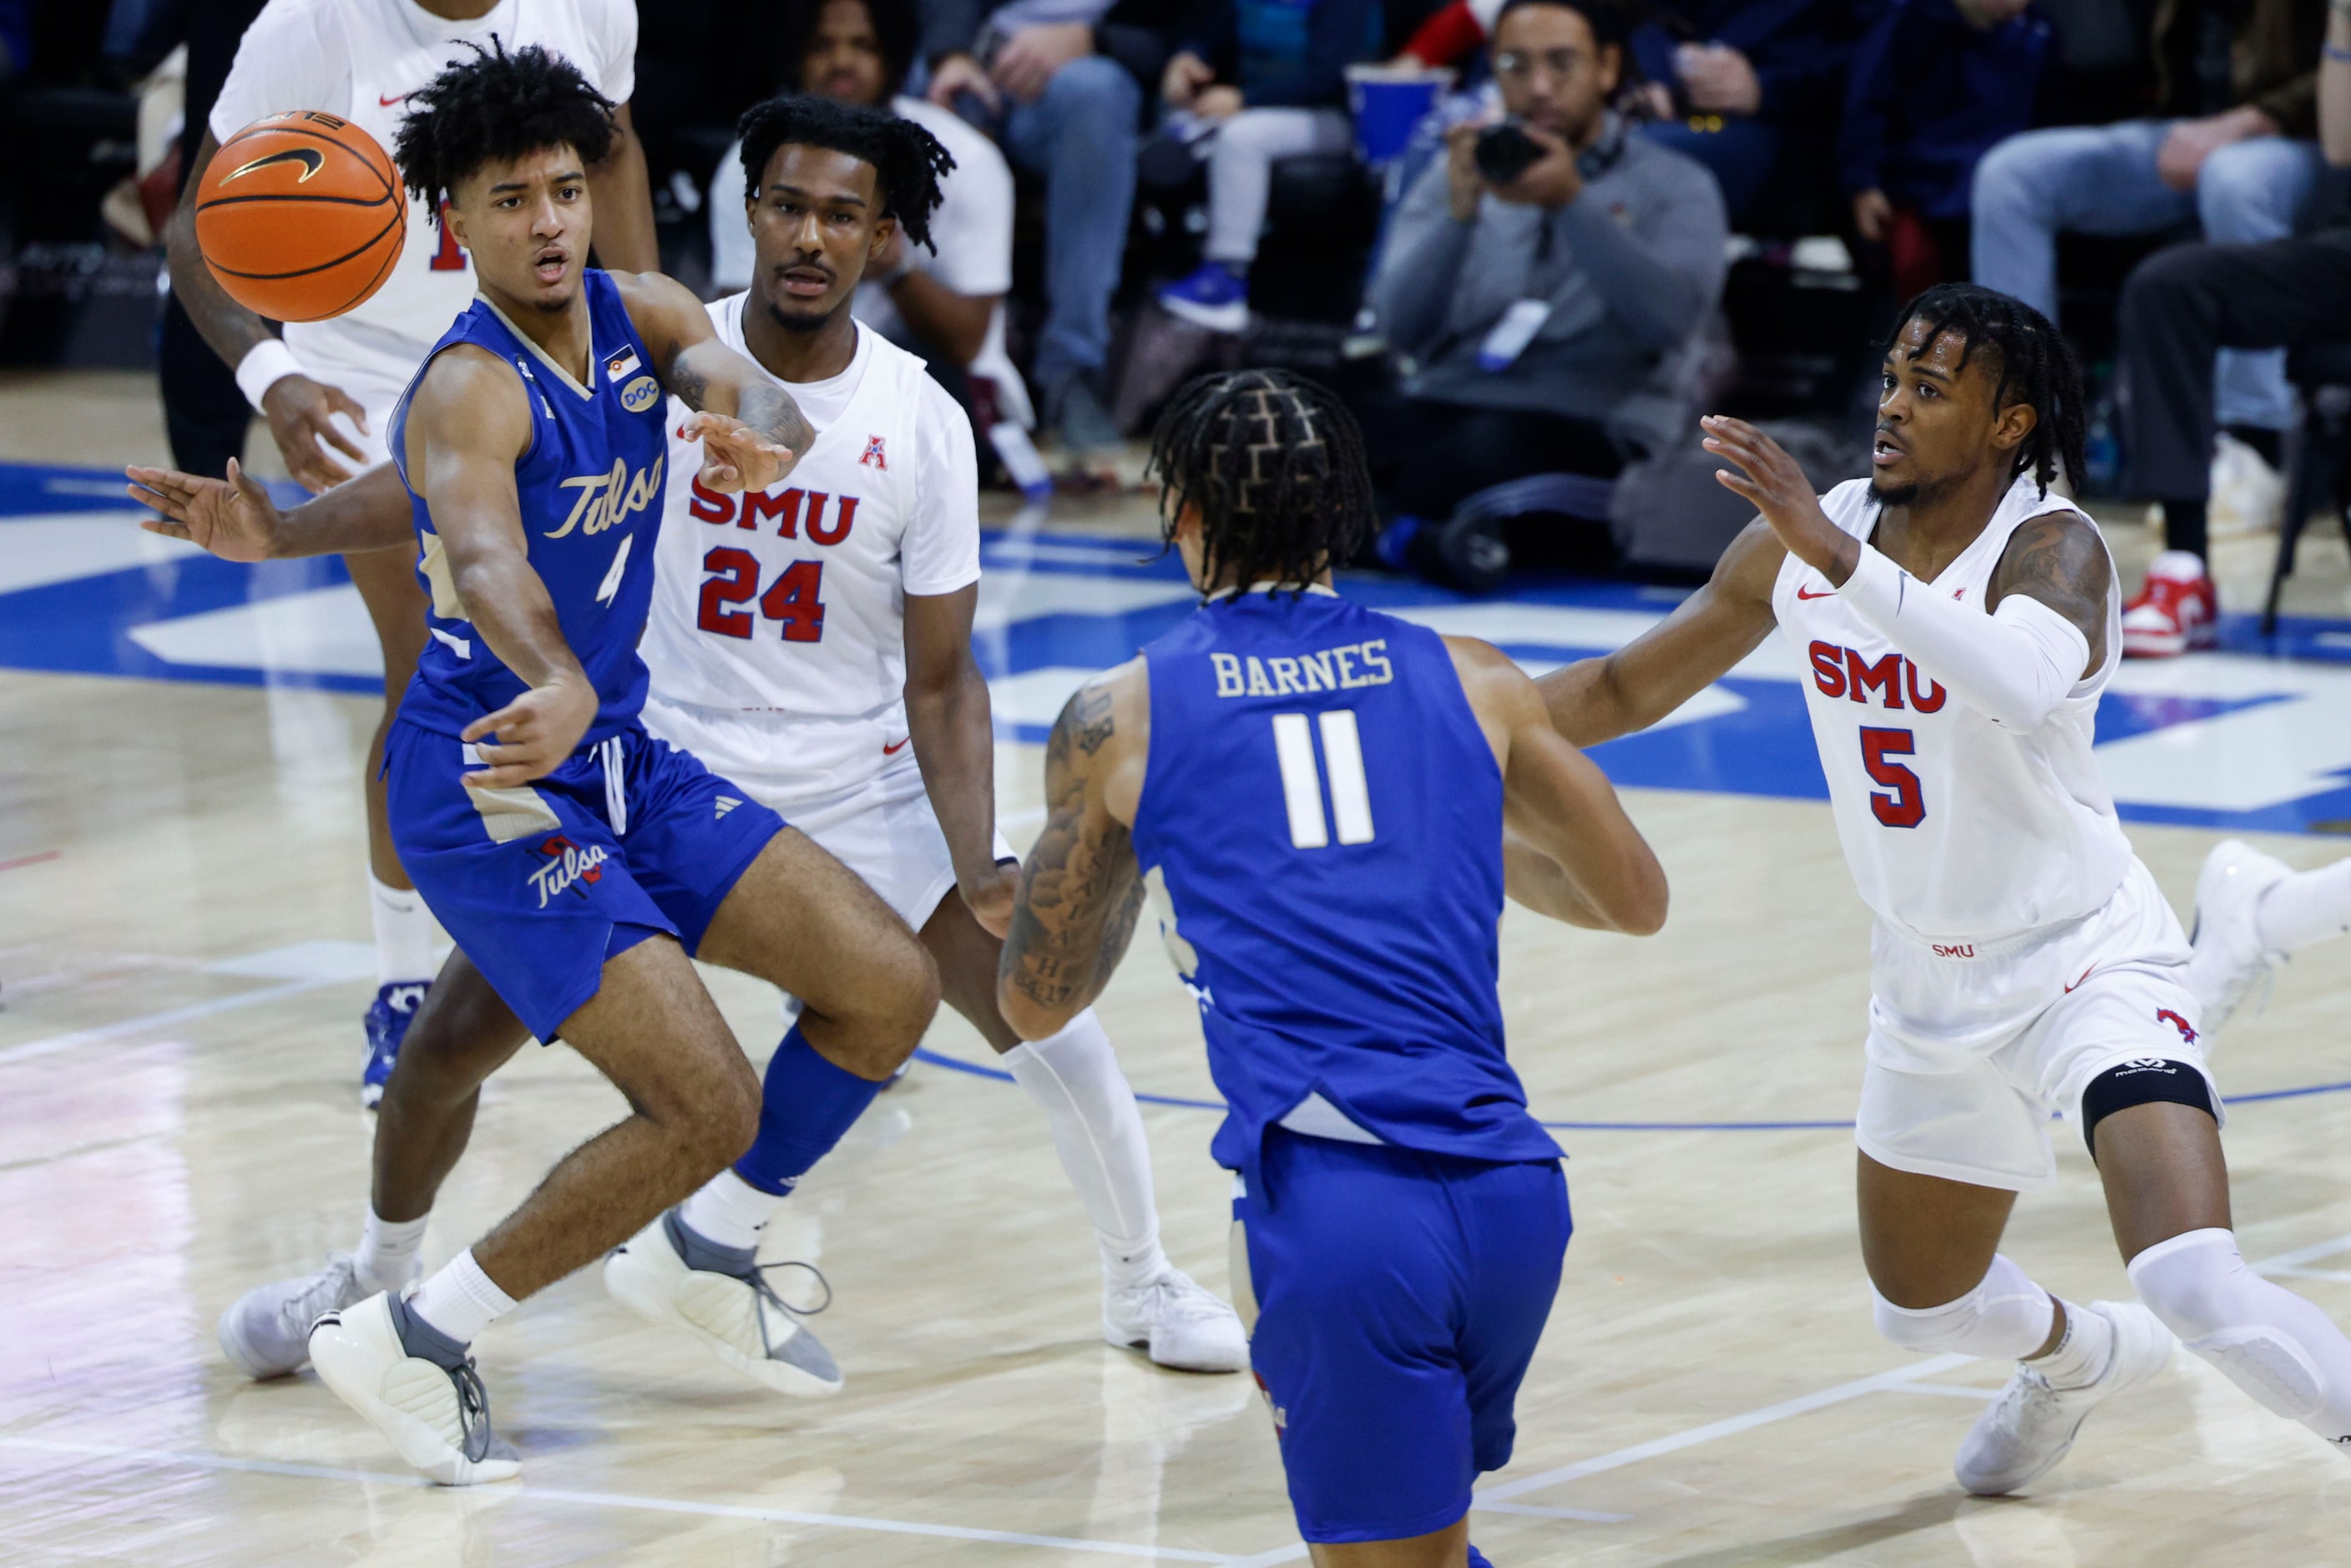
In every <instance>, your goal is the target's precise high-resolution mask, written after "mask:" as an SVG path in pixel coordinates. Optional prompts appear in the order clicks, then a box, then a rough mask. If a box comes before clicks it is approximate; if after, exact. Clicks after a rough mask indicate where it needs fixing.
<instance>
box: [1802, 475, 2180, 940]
mask: <svg viewBox="0 0 2351 1568" xmlns="http://www.w3.org/2000/svg"><path fill="white" fill-rule="evenodd" d="M1821 507H1822V509H1823V511H1825V512H1826V513H1827V514H1828V516H1829V519H1830V520H1831V521H1832V522H1834V523H1835V524H1836V525H1837V527H1839V528H1843V529H1844V531H1845V532H1846V533H1848V534H1851V535H1853V536H1854V537H1855V538H1858V539H1860V540H1862V541H1863V542H1865V543H1866V542H1868V539H1869V536H1870V533H1871V531H1872V529H1874V528H1876V522H1877V507H1876V503H1875V502H1874V501H1873V500H1872V499H1871V498H1870V495H1869V482H1868V481H1867V480H1866V479H1854V480H1849V481H1847V482H1846V483H1844V484H1843V485H1839V486H1837V487H1836V488H1834V490H1831V491H1830V492H1829V493H1828V494H1827V495H1825V496H1823V497H1821ZM2077 509H2078V508H2076V507H2074V505H2073V503H2072V502H2070V501H2067V500H2065V499H2064V498H2063V497H2058V496H2054V495H2052V496H2048V497H2043V496H2041V495H2039V494H2038V493H2037V486H2035V485H2034V483H2033V481H2032V478H2031V477H2030V476H2024V477H2021V478H2019V479H2018V480H2017V481H2016V483H2015V484H2014V485H2013V486H2011V487H2010V489H2009V492H2008V495H2007V496H2006V497H2004V498H2003V499H2002V500H2001V504H2000V507H1999V508H1998V509H1997V510H1996V511H1994V512H1993V513H1992V517H1991V522H1990V523H1988V524H1987V525H1985V528H1984V530H1983V532H1982V533H1981V534H1980V535H1979V536H1977V538H1976V540H1975V542H1974V543H1972V544H1970V545H1969V546H1968V548H1967V549H1965V550H1963V551H1961V552H1960V554H1959V559H1956V560H1954V561H1953V562H1951V564H1950V565H1949V566H1948V567H1946V568H1945V569H1944V570H1943V572H1942V574H1941V575H1940V576H1938V577H1937V578H1936V579H1935V580H1934V581H1933V582H1932V583H1930V584H1927V585H1926V586H1927V588H1928V590H1929V591H1933V592H1937V593H1944V594H1949V596H1950V597H1951V598H1953V599H1957V600H1959V601H1962V602H1963V603H1970V604H1974V605H1977V606H1981V605H1982V604H1983V602H1984V591H1985V589H1986V588H1987V587H1988V586H1989V584H1990V583H1991V578H1992V572H1993V570H1994V569H1996V568H1997V567H1998V566H1999V564H2000V559H2001V553H2002V552H2003V551H2005V550H2006V549H2008V541H2009V538H2010V536H2011V535H2012V534H2014V533H2015V531H2016V530H2017V528H2019V527H2021V526H2022V525H2023V524H2024V523H2025V522H2027V521H2029V520H2030V519H2032V518H2033V517H2041V516H2043V515H2045V514H2047V513H2050V512H2060V511H2074V510H2077ZM1771 607H1772V610H1773V612H1774V613H1775V614H1776V615H1777V616H1778V618H1779V622H1780V630H1781V632H1782V633H1783V634H1785V636H1786V637H1787V639H1788V641H1789V643H1791V644H1792V646H1793V647H1794V649H1795V651H1796V653H1797V656H1798V659H1799V660H1800V662H1801V664H1802V668H1803V671H1804V674H1805V682H1804V703H1805V706H1806V707H1807V708H1808V709H1809V710H1810V712H1811V715H1812V721H1813V739H1814V740H1815V741H1816V742H1817V743H1818V744H1819V746H1820V753H1821V767H1822V769H1823V771H1824V772H1825V773H1826V774H1827V775H1828V783H1829V802H1830V805H1831V807H1832V808H1833V810H1834V813H1835V816H1836V825H1837V837H1838V838H1839V840H1840V841H1842V842H1843V844H1844V856H1845V862H1846V863H1847V864H1848V865H1850V866H1851V867H1852V868H1853V877H1854V881H1855V883H1856V884H1857V885H1858V887H1859V888H1860V891H1861V896H1862V899H1863V901H1864V902H1865V903H1866V904H1868V905H1869V907H1870V908H1871V909H1872V910H1874V911H1876V914H1877V916H1878V918H1879V919H1880V921H1882V922H1884V923H1885V924H1886V925H1890V926H1892V927H1893V928H1895V929H1896V930H1897V931H1900V932H1902V933H1904V934H1906V935H1907V936H1910V937H1911V938H1913V939H1914V940H1916V941H1918V942H1922V943H1929V944H1932V943H1935V942H1938V941H1945V942H1949V941H1959V942H1973V941H1978V940H1987V939H1992V938H1998V937H2002V936H2014V935H2017V934H2019V933H2022V932H2027V931H2032V930H2036V929H2039V928H2042V927H2045V926H2049V925H2056V924H2058V923H2060V922H2064V921H2068V920H2072V919H2074V918H2077V917H2078V916H2081V915H2087V914H2089V913H2091V912H2092V911H2095V910H2096V909H2098V908H2100V907H2101V906H2103V905H2104V904H2105V903H2106V902H2107V900H2108V899H2110V898H2111V897H2113V895H2114V893H2115V890H2116V888H2117V887H2118V886H2120V885H2121V883H2122V881H2123V878H2124V877H2125V875H2126V874H2127V873H2128V872H2129V870H2130V867H2131V865H2132V862H2133V859H2134V857H2133V855H2132V852H2131V847H2130V841H2128V840H2127V839H2126V838H2125V837H2124V834H2123V830H2122V823H2121V821H2120V820H2119V819H2118V818H2117V817H2116V814H2115V804H2114V798H2113V796H2112V795H2110V794H2109V793H2108V792H2107V790H2106V787H2105V781H2104V779H2101V778H2100V776H2099V773H2098V765H2097V761H2096V758H2095V757H2094V756H2093V755H2092V752H2091V745H2092V739H2093V733H2094V730H2095V725H2096V720H2097V709H2098V696H2099V694H2100V693H2101V692H2103V691H2104V690H2105V685H2106V682H2107V680H2108V678H2109V677H2110V676H2112V675H2113V674H2114V670H2115V665H2116V663H2117V662H2118V661H2119V660H2120V659H2121V657H2122V622H2121V613H2122V612H2121V592H2120V590H2119V589H2118V588H2116V589H2109V590H2108V593H2107V604H2106V649H2105V663H2104V664H2101V665H2100V666H2099V667H2098V669H2097V670H2096V671H2095V673H2094V674H2091V675H2090V676H2089V677H2088V678H2086V679H2085V680H2083V681H2082V682H2081V683H2079V684H2078V685H2075V686H2074V689H2073V691H2072V692H2071V693H2070V694H2069V695H2067V697H2066V699H2065V700H2064V703H2062V704H2061V705H2059V706H2058V708H2057V711H2056V712H2055V713H2053V714H2052V715H2051V716H2049V718H2048V719H2047V720H2046V721H2045V722H2043V724H2042V725H2041V726H2040V727H2038V728H2036V729H2032V730H2030V731H2023V732H2020V731H2017V730H2013V729H2009V728H2006V727H2002V726H2001V725H1998V724H1995V723H1993V722H1992V720H1991V719H1990V718H1988V717H1986V716H1984V715H1982V714H1980V713H1978V712H1976V711H1974V710H1973V709H1971V708H1970V707H1969V706H1967V705H1966V704H1965V703H1963V702H1961V701H1960V700H1959V698H1958V697H1957V696H1955V695H1952V694H1951V693H1950V692H1949V690H1948V689H1947V688H1946V687H1944V686H1943V685H1939V684H1938V682H1937V681H1936V680H1935V678H1934V672H1933V671H1931V670H1922V669H1920V668H1919V667H1918V666H1917V665H1916V664H1913V663H1911V662H1910V661H1909V660H1908V659H1907V658H1905V657H1904V656H1903V655H1902V654H1901V653H1897V652H1896V650H1895V648H1894V645H1893V644H1892V643H1889V642H1888V641H1887V640H1886V638H1885V636H1884V635H1883V634H1881V633H1880V632H1878V631H1877V630H1876V628H1874V627H1872V626H1871V625H1870V624H1869V623H1868V622H1866V621H1864V620H1863V619H1862V618H1861V617H1860V616H1859V615H1858V614H1856V613H1855V612H1854V610H1853V608H1852V607H1851V606H1850V605H1849V604H1848V603H1847V602H1846V601H1845V600H1844V598H1843V597H1842V596H1841V595H1839V594H1837V593H1836V592H1834V591H1833V590H1832V589H1831V588H1830V586H1829V583H1828V580H1826V579H1825V578H1823V576H1822V575H1821V574H1820V573H1819V572H1817V571H1815V570H1813V569H1812V568H1811V567H1809V566H1807V565H1805V564H1804V563H1803V562H1802V561H1801V560H1799V559H1796V558H1795V557H1794V556H1792V555H1791V556H1790V557H1789V558H1788V559H1787V561H1786V562H1785V564H1783V565H1782V567H1781V569H1780V577H1779V581H1778V582H1777V583H1776V584H1775V585H1774V587H1773V590H1772V594H1771Z"/></svg>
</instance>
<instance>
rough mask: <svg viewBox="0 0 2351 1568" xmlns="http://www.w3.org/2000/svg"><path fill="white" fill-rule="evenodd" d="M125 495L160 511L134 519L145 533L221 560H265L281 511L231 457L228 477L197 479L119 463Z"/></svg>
mask: <svg viewBox="0 0 2351 1568" xmlns="http://www.w3.org/2000/svg"><path fill="white" fill-rule="evenodd" d="M122 472H123V474H124V476H126V477H128V478H129V479H130V480H131V499H132V500H134V501H137V502H140V503H141V504H142V505H144V506H148V507H153V508H154V509H155V510H156V511H158V512H160V513H162V516H161V517H149V518H146V519H144V520H143V521H141V523H140V525H139V526H140V527H141V528H145V529H146V530H147V531H148V532H149V533H151V534H162V536H163V537H164V538H173V539H185V540H187V541H188V542H189V543H190V544H193V545H194V546H195V547H196V548H197V549H202V550H205V551H207V552H209V553H211V554H213V555H216V556H218V557H220V559H223V560H238V561H256V560H267V559H269V558H270V556H271V555H272V554H273V553H274V546H275V545H276V543H277V528H278V525H279V524H280V523H282V522H283V521H284V520H285V514H283V513H281V512H280V511H278V509H277V505H276V504H275V503H274V502H272V501H271V500H270V498H269V492H267V491H266V490H264V489H263V488H262V487H261V486H259V485H257V484H256V483H255V482H254V480H253V476H251V475H249V474H247V473H246V471H245V470H244V468H243V467H241V466H240V465H238V463H237V461H236V459H235V458H234V457H232V458H230V459H229V460H228V478H227V479H226V480H225V481H223V480H219V479H200V478H198V477H197V476H194V475H193V474H183V473H181V472H179V471H178V470H177V469H172V468H125V469H124V470H123V471H122Z"/></svg>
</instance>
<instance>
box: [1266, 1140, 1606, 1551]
mask: <svg viewBox="0 0 2351 1568" xmlns="http://www.w3.org/2000/svg"><path fill="white" fill-rule="evenodd" d="M1261 1170H1262V1176H1263V1181H1264V1183H1265V1185H1266V1186H1267V1187H1268V1188H1269V1189H1270V1191H1271V1192H1272V1193H1273V1194H1274V1195H1275V1197H1276V1200H1277V1201H1276V1203H1275V1205H1274V1207H1271V1208H1270V1209H1269V1208H1267V1207H1265V1206H1264V1205H1263V1204H1262V1203H1261V1202H1259V1199H1258V1197H1257V1195H1255V1194H1253V1193H1249V1192H1243V1193H1240V1194H1238V1196H1236V1197H1235V1198H1234V1200H1233V1218H1234V1219H1235V1220H1236V1221H1238V1223H1239V1225H1240V1227H1241V1233H1242V1239H1243V1240H1244V1241H1245V1243H1246V1245H1247V1250H1248V1260H1249V1284H1250V1286H1251V1287H1252V1289H1253V1291H1254V1292H1255V1294H1256V1297H1257V1309H1258V1318H1257V1326H1256V1328H1255V1330H1254V1331H1253V1332H1252V1333H1251V1335H1250V1339H1249V1360H1250V1363H1251V1364H1252V1366H1253V1367H1254V1368H1255V1370H1256V1373H1257V1378H1258V1382H1259V1385H1260V1386H1262V1387H1263V1389H1264V1390H1265V1396H1266V1398H1267V1400H1268V1401H1269V1402H1270V1404H1271V1405H1272V1406H1273V1422H1274V1429H1275V1431H1276V1432H1277V1433H1278V1434H1279V1435H1280V1445H1281V1460H1282V1467H1283V1469H1284V1470H1285V1471H1286V1472H1287V1473H1288V1476H1289V1479H1290V1506H1291V1507H1292V1508H1293V1509H1294V1510H1295V1511H1297V1515H1298V1529H1299V1533H1300V1534H1301V1535H1303V1536H1304V1537H1305V1538H1306V1539H1307V1540H1309V1541H1320V1542H1357V1541H1397V1540H1405V1539H1409V1538H1410V1537H1413V1536H1416V1535H1426V1534H1428V1533H1429V1532H1431V1531H1438V1530H1443V1529H1445V1528H1446V1527H1447V1525H1450V1524H1451V1523H1452V1522H1453V1521H1455V1520H1458V1519H1459V1518H1460V1517H1461V1516H1462V1515H1463V1514H1464V1513H1466V1512H1467V1511H1468V1508H1469V1487H1470V1483H1471V1482H1472V1481H1474V1480H1475V1479H1477V1478H1478V1476H1479V1474H1480V1473H1481V1472H1484V1471H1487V1470H1494V1469H1500V1468H1501V1467H1502V1466H1503V1465H1505V1464H1508V1463H1509V1462H1510V1445H1511V1442H1512V1440H1513V1439H1514V1438H1515V1437H1517V1434H1518V1426H1517V1422H1516V1420H1515V1418H1514V1416H1513V1415H1512V1405H1513V1402H1514V1401H1515V1400H1516V1399H1517V1397H1518V1392H1519V1384H1520V1380H1521V1379H1523V1378H1524V1377H1525V1376H1526V1372H1527V1363H1528V1362H1529V1360H1530V1359H1531V1358H1532V1356H1533V1355H1534V1352H1535V1342H1536V1341H1538V1340H1540V1339H1541V1337H1542V1329H1543V1322H1544V1320H1545V1319H1547V1318H1548V1317H1549V1316H1550V1315H1551V1303H1552V1297H1553V1296H1555V1295H1556V1294H1557V1293H1558V1291H1559V1275H1560V1265H1561V1263H1562V1261H1563V1260H1564V1258H1565V1256H1566V1252H1567V1239H1568V1235H1569V1232H1570V1231H1571V1229H1572V1228H1573V1226H1572V1222H1571V1221H1570V1218H1569V1216H1568V1207H1567V1178H1566V1176H1565V1175H1564V1174H1562V1171H1561V1170H1560V1167H1559V1163H1558V1162H1557V1161H1555V1160H1550V1161H1542V1162H1539V1163H1529V1164H1509V1165H1499V1164H1495V1163H1493V1162H1491V1161H1488V1160H1473V1159H1463V1158H1460V1157H1458V1156H1457V1155H1433V1154H1425V1153H1422V1152H1420V1151H1417V1150H1413V1149H1404V1148H1397V1147H1395V1146H1393V1145H1367V1144H1343V1143H1336V1142H1332V1141H1331V1140H1329V1139H1325V1138H1312V1137H1305V1136H1301V1135H1300V1134H1295V1133H1290V1132H1288V1131H1286V1130H1284V1129H1282V1128H1280V1127H1273V1128H1270V1129H1269V1130H1268V1131H1267V1134H1266V1141H1265V1147H1264V1154H1263V1159H1262V1164H1261Z"/></svg>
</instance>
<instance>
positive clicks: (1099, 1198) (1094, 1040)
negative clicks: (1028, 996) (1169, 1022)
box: [1001, 1008, 1167, 1287]
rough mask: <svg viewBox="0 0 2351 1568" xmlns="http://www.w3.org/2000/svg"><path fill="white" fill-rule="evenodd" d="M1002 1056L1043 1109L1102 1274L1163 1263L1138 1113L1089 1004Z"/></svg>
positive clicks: (1131, 1278)
mask: <svg viewBox="0 0 2351 1568" xmlns="http://www.w3.org/2000/svg"><path fill="white" fill-rule="evenodd" d="M1001 1060H1002V1061H1003V1063H1004V1067H1005V1070H1006V1071H1008V1072H1010V1073H1011V1074H1012V1078H1013V1081H1014V1082H1017V1083H1019V1085H1020V1087H1021V1090H1022V1091H1023V1092H1025V1093H1027V1094H1028V1096H1029V1099H1031V1100H1033V1101H1035V1102H1036V1103H1037V1106H1038V1108H1039V1109H1040V1110H1041V1111H1043V1112H1044V1113H1045V1121H1046V1124H1047V1125H1048V1126H1050V1128H1051V1129H1052V1133H1053V1147H1054V1149H1055V1150H1056V1151H1058V1152H1059V1153H1060V1155H1061V1168H1062V1169H1063V1170H1065V1171H1067V1172H1068V1173H1069V1176H1070V1185H1071V1186H1074V1187H1076V1188H1077V1189H1078V1197H1079V1199H1080V1201H1081V1202H1082V1203H1084V1205H1085V1206H1086V1214H1087V1215H1088V1217H1089V1218H1092V1220H1093V1222H1094V1237H1095V1239H1096V1240H1098V1241H1100V1242H1101V1244H1102V1273H1103V1275H1104V1276H1105V1277H1106V1278H1107V1279H1108V1280H1109V1281H1110V1282H1111V1284H1112V1285H1113V1286H1114V1287H1115V1286H1121V1285H1130V1284H1135V1283H1138V1282H1140V1281H1144V1280H1147V1279H1150V1278H1151V1277H1152V1276H1154V1275H1155V1274H1157V1273H1159V1272H1160V1271H1161V1270H1164V1269H1165V1268H1166V1266H1167V1257H1166V1254H1165V1253H1164V1252H1162V1251H1161V1250H1160V1249H1159V1204H1158V1199H1157V1197H1156V1195H1155V1194H1154V1192H1153V1191H1152V1183H1151V1145H1150V1142H1149V1141H1148V1140H1147V1139H1146V1138H1145V1137H1144V1132H1143V1113H1142V1112H1141V1111H1140V1110H1138V1109H1136V1107H1135V1103H1134V1090H1133V1089H1132V1088H1130V1087H1129V1086H1128V1084H1127V1082H1126V1074H1125V1073H1123V1072H1121V1071H1119V1068H1118V1055H1117V1053H1116V1052H1115V1051H1112V1050H1111V1045H1110V1036H1109V1035H1107V1034H1105V1033H1103V1032H1102V1020H1101V1019H1097V1018H1096V1017H1095V1016H1094V1010H1093V1009H1092V1008H1088V1009H1086V1010H1085V1011H1083V1012H1081V1013H1080V1014H1079V1015H1078V1016H1077V1017H1076V1018H1074V1019H1071V1020H1070V1024H1069V1027H1068V1028H1066V1029H1064V1030H1061V1033H1059V1034H1057V1035H1052V1036H1050V1037H1049V1038H1047V1039H1044V1040H1036V1041H1034V1042H1032V1043H1030V1044H1027V1045H1019V1046H1015V1047H1013V1048H1012V1049H1011V1050H1010V1051H1006V1052H1005V1053H1004V1055H1003V1057H1002V1058H1001Z"/></svg>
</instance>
